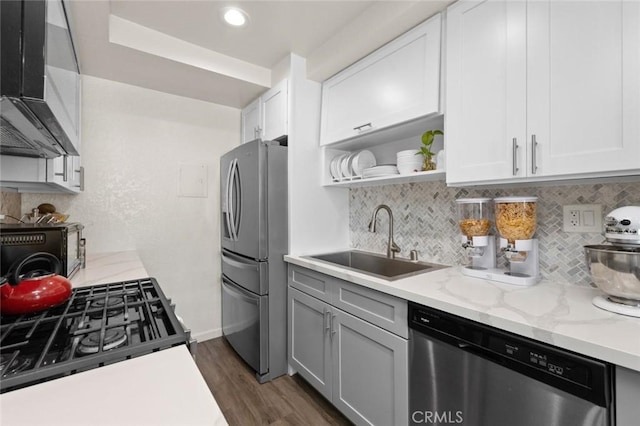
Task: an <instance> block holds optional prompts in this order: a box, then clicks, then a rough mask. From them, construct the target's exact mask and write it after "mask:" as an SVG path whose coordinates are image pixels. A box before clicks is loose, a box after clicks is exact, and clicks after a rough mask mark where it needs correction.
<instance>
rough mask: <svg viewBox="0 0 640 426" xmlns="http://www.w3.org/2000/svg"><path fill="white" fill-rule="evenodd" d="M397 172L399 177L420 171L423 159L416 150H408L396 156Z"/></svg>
mask: <svg viewBox="0 0 640 426" xmlns="http://www.w3.org/2000/svg"><path fill="white" fill-rule="evenodd" d="M396 159H397V164H398V171H399V172H400V174H401V175H408V174H410V173H416V172H420V171H422V160H423V157H422V155H420V151H419V150H417V149H408V150H406V151H400V152H398V153H397V154H396Z"/></svg>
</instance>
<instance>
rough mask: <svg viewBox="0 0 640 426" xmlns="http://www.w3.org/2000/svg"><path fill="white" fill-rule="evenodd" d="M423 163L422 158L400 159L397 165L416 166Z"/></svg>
mask: <svg viewBox="0 0 640 426" xmlns="http://www.w3.org/2000/svg"><path fill="white" fill-rule="evenodd" d="M415 163H422V156H420V157H402V158H398V161H397V164H415Z"/></svg>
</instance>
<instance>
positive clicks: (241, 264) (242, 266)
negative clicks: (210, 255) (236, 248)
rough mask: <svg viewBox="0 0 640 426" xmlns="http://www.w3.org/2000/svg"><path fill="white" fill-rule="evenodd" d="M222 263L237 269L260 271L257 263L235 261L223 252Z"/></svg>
mask: <svg viewBox="0 0 640 426" xmlns="http://www.w3.org/2000/svg"><path fill="white" fill-rule="evenodd" d="M222 261H223V262H224V263H226V264H227V265H230V266H233V267H235V268H239V269H250V270H252V271H258V264H257V263H255V262H254V263H246V262H242V261H240V260H235V259H234V258H233V257H232V256H231V255H229V254H228V253H225V252H222Z"/></svg>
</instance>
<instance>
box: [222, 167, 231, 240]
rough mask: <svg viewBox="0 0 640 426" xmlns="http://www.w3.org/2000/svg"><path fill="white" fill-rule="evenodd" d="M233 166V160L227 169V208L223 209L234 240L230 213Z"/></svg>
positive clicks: (225, 197) (225, 195)
mask: <svg viewBox="0 0 640 426" xmlns="http://www.w3.org/2000/svg"><path fill="white" fill-rule="evenodd" d="M232 166H233V161H232V162H231V164H230V165H229V170H228V171H227V185H226V187H225V189H226V190H225V194H224V199H225V202H224V204H225V207H226V208H225V209H224V211H223V213H224V219H225V222H226V223H227V229H228V230H229V238H230V239H231V240H232V241H233V231H232V230H231V217H230V215H229V210H230V209H231V194H230V190H231V172H232Z"/></svg>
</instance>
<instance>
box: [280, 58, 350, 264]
mask: <svg viewBox="0 0 640 426" xmlns="http://www.w3.org/2000/svg"><path fill="white" fill-rule="evenodd" d="M290 59H291V74H290V76H289V91H290V95H289V253H291V254H295V255H303V254H312V253H315V254H317V253H322V252H329V251H332V250H337V249H345V248H348V247H349V191H348V190H346V189H342V188H325V187H322V186H320V177H321V176H322V167H323V163H322V161H321V160H320V159H321V158H322V152H321V148H320V100H321V94H322V86H321V84H320V83H316V82H314V81H311V80H308V79H307V78H306V75H307V71H306V61H305V59H304V58H302V57H300V56H297V55H294V54H292V55H290Z"/></svg>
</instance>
